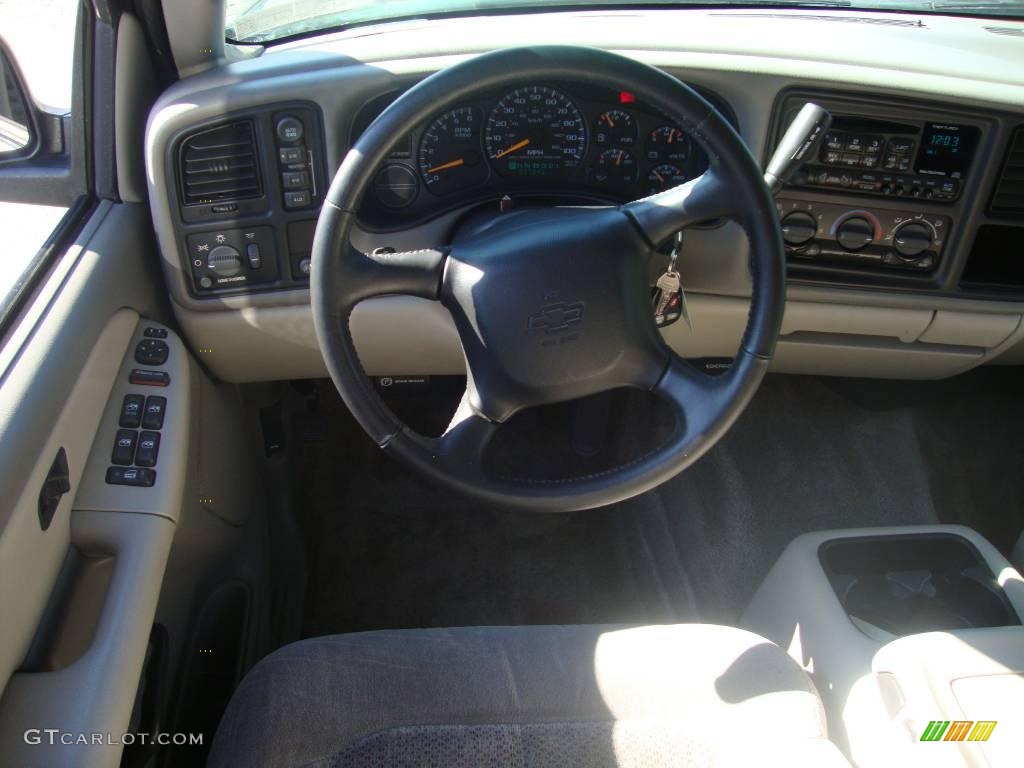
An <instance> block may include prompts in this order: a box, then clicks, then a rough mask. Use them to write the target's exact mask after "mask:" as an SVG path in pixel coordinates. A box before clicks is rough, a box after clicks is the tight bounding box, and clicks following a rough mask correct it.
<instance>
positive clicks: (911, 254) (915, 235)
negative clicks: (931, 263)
mask: <svg viewBox="0 0 1024 768" xmlns="http://www.w3.org/2000/svg"><path fill="white" fill-rule="evenodd" d="M931 244H932V230H931V228H930V227H927V226H925V225H924V224H918V223H917V222H913V221H912V222H910V223H909V224H904V225H903V226H902V227H900V228H899V229H897V230H896V232H895V233H894V234H893V237H892V247H893V249H894V250H895V251H896V253H898V254H899V255H900V256H902V257H903V258H904V259H916V258H917V257H918V256H920V255H921V254H922V253H924V252H925V251H927V250H928V247H929V246H930V245H931Z"/></svg>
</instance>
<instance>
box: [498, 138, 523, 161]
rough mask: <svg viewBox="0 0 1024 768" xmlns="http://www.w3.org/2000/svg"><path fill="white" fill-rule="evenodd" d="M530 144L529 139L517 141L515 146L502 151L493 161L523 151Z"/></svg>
mask: <svg viewBox="0 0 1024 768" xmlns="http://www.w3.org/2000/svg"><path fill="white" fill-rule="evenodd" d="M529 143H530V140H529V139H523V140H522V141H517V142H516V143H515V144H513V145H512V146H511V147H509V148H508V149H503V150H501V152H499V153H498V154H496V155H495V156H494V157H492V158H491V160H500V159H501V158H503V157H504V156H505V155H511V154H512V153H513V152H515V151H516V150H519V149H522V148H523V147H525V146H526V145H527V144H529Z"/></svg>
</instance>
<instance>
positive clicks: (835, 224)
mask: <svg viewBox="0 0 1024 768" xmlns="http://www.w3.org/2000/svg"><path fill="white" fill-rule="evenodd" d="M775 206H776V209H777V210H778V213H779V218H780V220H781V222H782V239H783V241H784V243H785V246H786V253H787V255H788V256H789V257H790V259H791V260H792V261H791V263H798V262H799V261H807V262H829V261H832V262H843V263H847V264H851V263H852V264H857V265H860V266H869V267H870V266H874V267H879V268H884V269H901V270H910V271H914V272H930V271H932V270H934V269H935V268H936V266H937V265H938V263H939V258H940V257H941V255H942V247H943V244H944V243H945V242H946V239H947V237H948V236H949V227H950V219H949V217H948V216H940V215H935V214H928V213H921V212H920V211H913V210H905V209H904V210H883V209H879V208H875V207H871V208H870V209H869V208H851V207H850V206H849V205H834V204H831V203H816V202H808V201H806V200H795V199H786V198H779V199H777V200H776V201H775Z"/></svg>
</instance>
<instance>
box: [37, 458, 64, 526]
mask: <svg viewBox="0 0 1024 768" xmlns="http://www.w3.org/2000/svg"><path fill="white" fill-rule="evenodd" d="M70 490H71V473H70V472H69V471H68V456H67V454H66V453H65V452H64V447H63V446H61V448H60V450H58V451H57V455H56V456H55V457H54V459H53V464H51V465H50V471H49V472H48V473H47V474H46V480H44V481H43V487H42V489H41V490H40V491H39V526H40V527H41V528H42V529H43V530H44V531H45V530H46V529H47V528H49V527H50V523H51V522H53V516H54V515H55V514H56V513H57V507H58V506H59V505H60V500H61V498H62V497H63V496H64V494H65V493H67V492H68V491H70Z"/></svg>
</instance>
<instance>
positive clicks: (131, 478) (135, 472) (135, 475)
mask: <svg viewBox="0 0 1024 768" xmlns="http://www.w3.org/2000/svg"><path fill="white" fill-rule="evenodd" d="M155 482H156V470H155V469H139V468H138V467H108V468H107V484H108V485H134V486H138V487H140V488H150V487H152V485H153V483H155Z"/></svg>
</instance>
